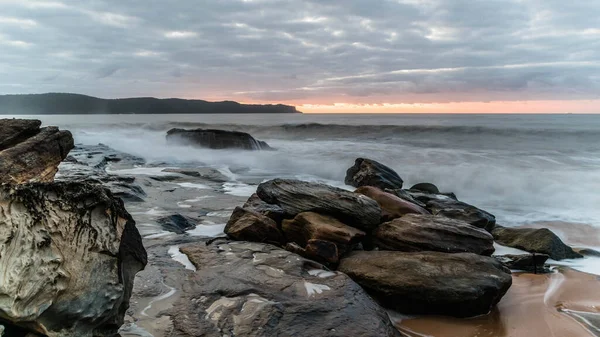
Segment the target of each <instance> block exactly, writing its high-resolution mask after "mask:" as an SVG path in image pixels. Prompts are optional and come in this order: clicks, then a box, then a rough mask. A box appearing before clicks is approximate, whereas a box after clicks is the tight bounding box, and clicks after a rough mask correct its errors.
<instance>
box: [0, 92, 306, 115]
mask: <svg viewBox="0 0 600 337" xmlns="http://www.w3.org/2000/svg"><path fill="white" fill-rule="evenodd" d="M226 113H232V114H246V113H299V111H298V110H296V108H295V107H293V106H290V105H283V104H266V105H261V104H240V103H237V102H233V101H223V102H208V101H203V100H188V99H178V98H167V99H158V98H153V97H137V98H121V99H103V98H97V97H92V96H86V95H80V94H69V93H47V94H26V95H0V114H5V115H59V114H60V115H77V114H226Z"/></svg>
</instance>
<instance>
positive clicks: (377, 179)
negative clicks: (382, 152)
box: [344, 158, 403, 190]
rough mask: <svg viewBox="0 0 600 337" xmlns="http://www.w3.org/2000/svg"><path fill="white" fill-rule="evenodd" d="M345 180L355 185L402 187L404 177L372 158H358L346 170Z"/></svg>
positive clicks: (383, 188)
mask: <svg viewBox="0 0 600 337" xmlns="http://www.w3.org/2000/svg"><path fill="white" fill-rule="evenodd" d="M344 182H345V183H346V184H347V185H350V186H354V187H361V186H373V187H377V188H379V189H381V190H385V189H386V188H389V189H401V188H402V183H403V181H402V178H400V176H399V175H398V173H396V172H395V171H394V170H392V169H391V168H389V167H387V166H385V165H383V164H381V163H379V162H376V161H374V160H371V159H365V158H357V159H356V161H355V162H354V166H352V167H350V168H349V169H348V171H346V178H345V179H344Z"/></svg>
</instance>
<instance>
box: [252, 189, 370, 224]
mask: <svg viewBox="0 0 600 337" xmlns="http://www.w3.org/2000/svg"><path fill="white" fill-rule="evenodd" d="M256 193H257V194H258V196H259V197H260V199H262V200H263V201H265V202H267V203H269V204H275V205H279V206H280V207H281V208H282V209H283V211H284V212H285V213H286V215H287V217H294V216H296V215H297V214H298V213H302V212H316V213H320V214H323V215H329V216H333V217H335V218H337V219H338V220H340V221H342V222H343V223H344V224H346V225H349V226H352V227H355V228H358V229H360V230H363V231H370V230H372V229H373V228H375V227H377V225H379V223H380V219H381V208H380V207H379V205H378V204H377V202H376V201H375V200H373V199H371V198H368V197H366V196H364V195H361V194H358V193H352V192H349V191H346V190H342V189H340V188H336V187H332V186H329V185H325V184H319V183H310V182H306V181H300V180H291V179H274V180H270V181H267V182H264V183H262V184H260V185H258V188H257V190H256Z"/></svg>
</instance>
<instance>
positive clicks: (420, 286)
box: [338, 251, 512, 317]
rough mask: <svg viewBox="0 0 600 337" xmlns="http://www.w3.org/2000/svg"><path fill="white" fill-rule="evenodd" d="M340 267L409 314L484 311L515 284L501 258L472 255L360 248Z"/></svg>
mask: <svg viewBox="0 0 600 337" xmlns="http://www.w3.org/2000/svg"><path fill="white" fill-rule="evenodd" d="M338 270H339V271H341V272H343V273H346V274H347V275H348V276H350V277H351V278H352V279H353V280H354V281H356V282H357V283H358V284H360V285H361V286H363V288H365V289H367V290H368V291H369V292H370V293H371V294H373V295H374V296H375V297H376V298H378V299H379V300H380V301H381V303H382V304H383V305H384V306H386V307H389V308H392V309H395V310H398V311H400V312H402V313H405V314H440V315H449V316H456V317H471V316H477V315H484V314H487V313H488V312H490V310H491V309H492V308H493V307H494V306H495V305H496V304H497V303H498V302H499V301H500V299H501V298H502V296H504V294H505V293H506V292H507V291H508V289H509V288H510V286H511V284H512V277H511V274H510V270H508V269H507V268H505V267H504V266H503V265H502V264H501V263H500V262H498V261H497V260H496V259H494V258H491V257H487V256H481V255H476V254H471V253H458V254H445V253H439V252H419V253H403V252H392V251H369V252H366V251H355V252H353V253H351V254H350V255H349V256H348V257H346V258H344V259H342V260H341V262H340V266H339V269H338Z"/></svg>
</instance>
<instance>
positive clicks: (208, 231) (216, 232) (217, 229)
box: [186, 221, 225, 237]
mask: <svg viewBox="0 0 600 337" xmlns="http://www.w3.org/2000/svg"><path fill="white" fill-rule="evenodd" d="M204 223H207V221H205V222H204ZM224 229H225V224H215V225H204V224H202V225H196V228H194V229H190V230H188V231H186V234H188V235H191V236H205V237H215V236H220V235H223V234H224V233H223V230H224Z"/></svg>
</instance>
